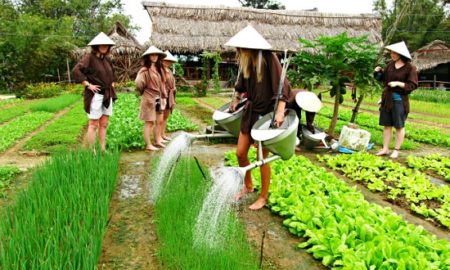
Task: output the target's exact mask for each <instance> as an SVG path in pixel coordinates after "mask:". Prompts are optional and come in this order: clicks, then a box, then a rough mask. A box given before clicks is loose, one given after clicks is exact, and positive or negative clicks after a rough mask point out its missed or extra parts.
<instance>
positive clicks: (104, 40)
mask: <svg viewBox="0 0 450 270" xmlns="http://www.w3.org/2000/svg"><path fill="white" fill-rule="evenodd" d="M99 45H107V46H114V45H116V43H114V41H113V40H112V39H110V38H109V37H108V36H107V35H106V34H105V33H103V32H100V33H99V34H98V35H97V36H95V37H94V38H93V39H92V40H91V41H90V42H89V43H88V46H99Z"/></svg>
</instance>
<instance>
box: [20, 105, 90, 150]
mask: <svg viewBox="0 0 450 270" xmlns="http://www.w3.org/2000/svg"><path fill="white" fill-rule="evenodd" d="M85 115H86V113H85V112H84V109H83V103H82V102H79V103H77V104H76V105H75V106H74V107H73V108H72V109H71V110H70V111H68V112H67V113H66V114H65V115H63V116H62V117H61V118H59V119H57V120H56V121H55V122H53V123H51V124H50V125H49V126H48V127H47V128H46V129H44V130H43V131H41V132H39V133H38V134H36V135H34V136H33V137H31V139H30V140H28V141H27V142H26V144H25V146H24V148H25V149H27V150H31V149H33V150H38V151H47V152H50V153H54V152H59V151H66V150H67V149H68V148H70V147H72V146H74V145H75V144H76V143H77V141H78V138H79V136H80V133H81V130H82V129H83V127H84V126H85V125H86V124H87V118H86V116H85Z"/></svg>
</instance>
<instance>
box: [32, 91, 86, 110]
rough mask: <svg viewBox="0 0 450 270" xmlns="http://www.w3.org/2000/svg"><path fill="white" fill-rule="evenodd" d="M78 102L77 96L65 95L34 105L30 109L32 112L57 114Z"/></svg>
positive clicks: (78, 97) (79, 98)
mask: <svg viewBox="0 0 450 270" xmlns="http://www.w3.org/2000/svg"><path fill="white" fill-rule="evenodd" d="M78 100H81V97H80V96H79V95H75V94H66V95H61V96H58V97H54V98H51V99H48V100H44V101H42V102H39V103H36V104H34V105H32V106H31V107H30V109H31V111H32V112H38V111H41V112H57V111H60V110H62V109H64V108H67V107H68V106H70V105H72V104H73V103H75V102H76V101H78Z"/></svg>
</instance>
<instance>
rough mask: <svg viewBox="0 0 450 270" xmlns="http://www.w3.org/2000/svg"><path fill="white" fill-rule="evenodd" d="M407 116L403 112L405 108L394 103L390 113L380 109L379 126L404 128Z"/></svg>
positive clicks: (396, 102) (397, 102)
mask: <svg viewBox="0 0 450 270" xmlns="http://www.w3.org/2000/svg"><path fill="white" fill-rule="evenodd" d="M407 117H408V114H407V113H406V112H405V107H404V106H403V102H402V101H401V100H400V101H394V106H393V107H392V110H391V111H386V109H385V108H383V107H381V108H380V121H379V124H380V126H388V127H395V128H404V127H405V122H406V118H407Z"/></svg>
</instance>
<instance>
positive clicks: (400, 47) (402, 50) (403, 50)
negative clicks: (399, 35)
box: [385, 41, 412, 59]
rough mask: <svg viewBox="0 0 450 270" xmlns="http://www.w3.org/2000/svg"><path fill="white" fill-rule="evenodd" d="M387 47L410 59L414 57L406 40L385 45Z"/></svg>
mask: <svg viewBox="0 0 450 270" xmlns="http://www.w3.org/2000/svg"><path fill="white" fill-rule="evenodd" d="M385 49H386V50H389V51H393V52H395V53H398V54H400V55H402V56H404V57H406V58H408V59H412V57H411V54H410V53H409V50H408V47H406V44H405V42H404V41H401V42H398V43H394V44H391V45H388V46H386V47H385Z"/></svg>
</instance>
